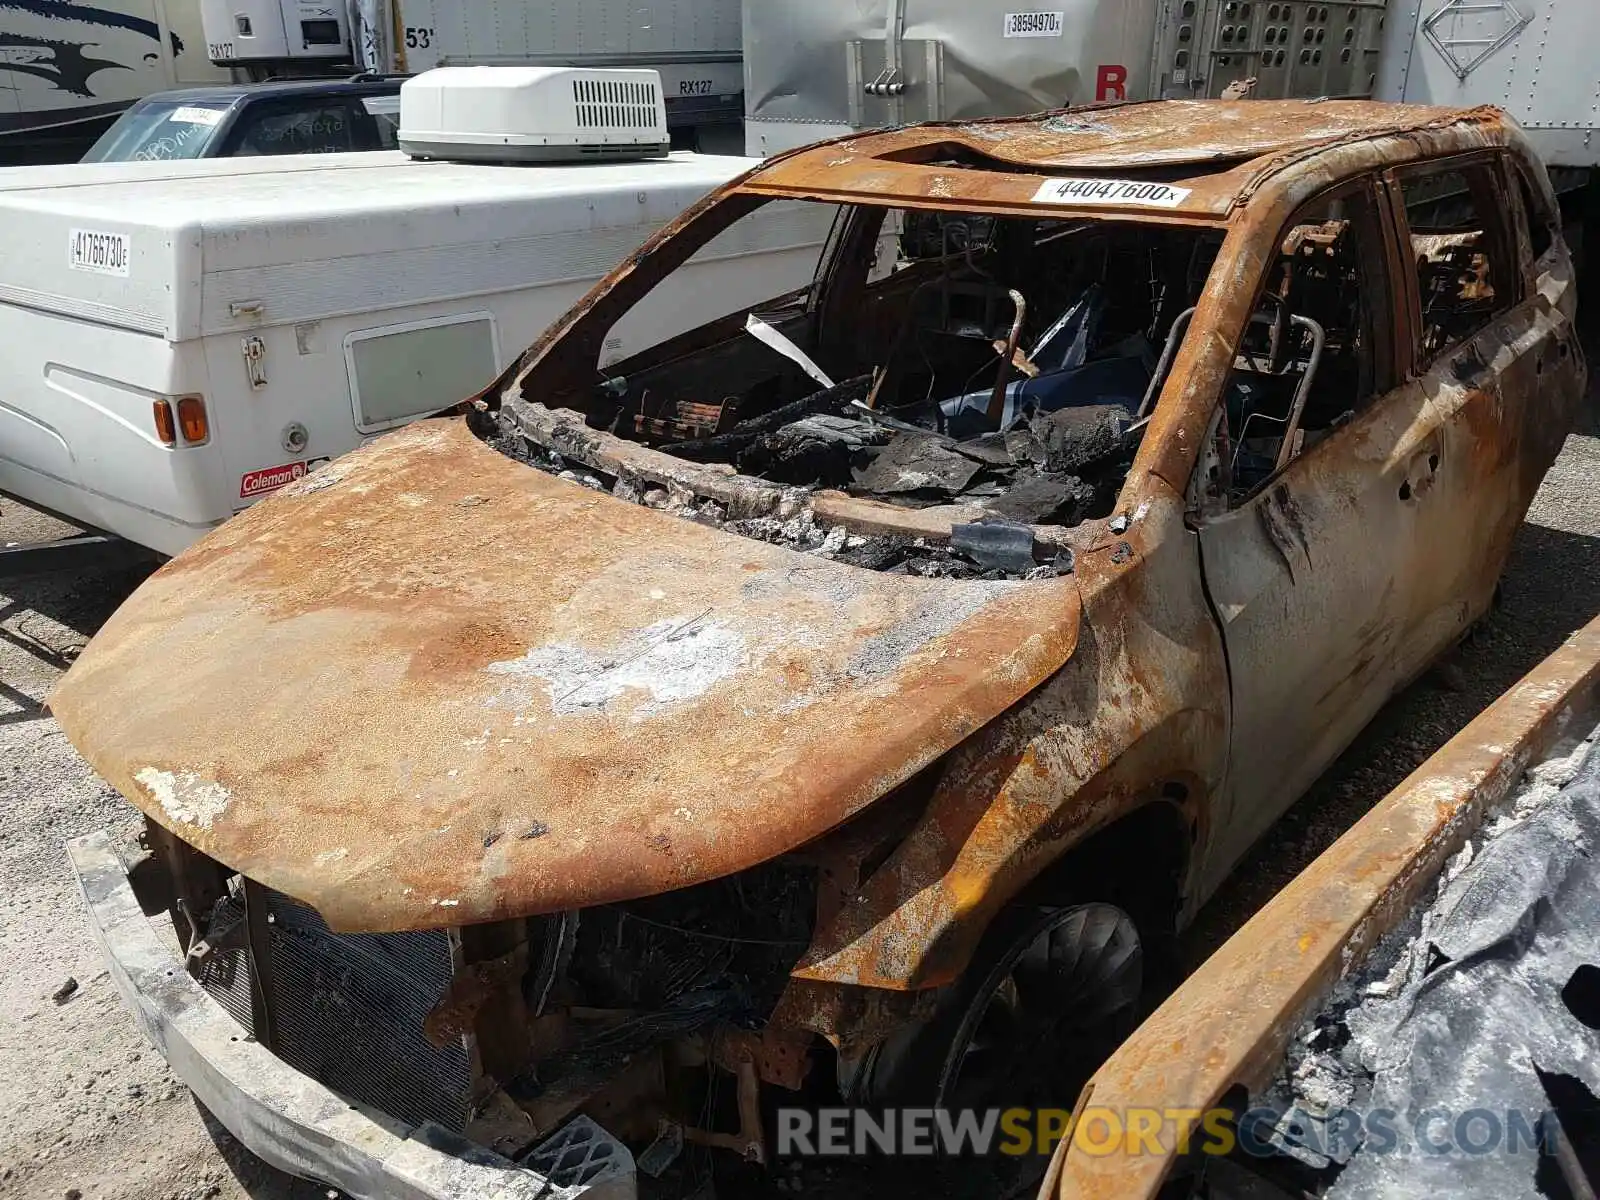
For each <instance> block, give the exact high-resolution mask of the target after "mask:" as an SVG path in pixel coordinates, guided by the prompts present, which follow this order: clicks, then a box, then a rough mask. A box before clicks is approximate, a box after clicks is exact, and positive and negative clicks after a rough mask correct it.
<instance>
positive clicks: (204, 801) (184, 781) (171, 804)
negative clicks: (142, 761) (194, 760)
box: [134, 767, 232, 829]
mask: <svg viewBox="0 0 1600 1200" xmlns="http://www.w3.org/2000/svg"><path fill="white" fill-rule="evenodd" d="M134 778H135V779H137V780H138V781H139V782H140V783H142V784H143V785H144V788H145V791H147V792H149V793H150V795H151V796H152V797H154V799H155V801H156V803H157V804H159V805H161V811H162V812H164V813H166V814H167V816H168V817H170V818H172V820H174V821H177V822H180V823H181V824H184V825H194V826H197V827H198V828H200V829H210V828H211V823H212V822H213V821H215V820H216V819H217V818H218V817H220V816H221V815H222V814H223V813H224V812H226V811H227V808H228V801H229V800H230V799H231V798H232V797H231V795H230V793H229V792H228V789H227V788H225V787H223V786H222V785H221V784H220V783H213V782H212V781H211V780H209V779H202V778H200V776H198V775H195V774H193V773H192V772H189V771H183V772H180V773H177V774H174V773H173V772H171V771H163V770H161V769H160V768H158V767H145V768H143V769H141V770H140V771H139V772H138V773H137V774H135V775H134Z"/></svg>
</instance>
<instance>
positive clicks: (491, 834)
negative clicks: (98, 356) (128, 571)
mask: <svg viewBox="0 0 1600 1200" xmlns="http://www.w3.org/2000/svg"><path fill="white" fill-rule="evenodd" d="M1079 612H1080V605H1079V599H1078V594H1077V591H1076V589H1075V586H1074V585H1073V583H1072V581H1071V580H1070V579H1065V580H1051V581H1044V582H1037V583H1000V582H997V583H983V582H955V581H949V580H922V579H914V578H907V577H903V576H892V575H884V574H879V573H875V572H871V571H867V570H862V569H859V568H855V567H850V566H846V565H843V564H839V563H835V562H831V561H828V560H825V559H821V558H816V557H811V556H807V555H804V554H797V553H795V552H793V551H789V550H785V549H780V548H777V547H773V546H767V545H764V544H762V543H759V542H755V541H751V540H748V539H745V538H741V537H738V536H736V535H733V534H730V533H726V532H722V531H719V530H715V529H709V528H705V527H702V526H699V525H696V524H694V523H693V522H691V521H687V520H684V519H682V518H679V517H675V516H672V515H669V514H665V513H661V512H656V511H653V510H650V509H646V508H642V507H639V506H636V505H633V504H629V503H626V502H624V501H622V500H618V499H616V498H614V497H611V496H609V495H605V494H602V493H597V492H595V491H592V490H590V489H587V488H584V487H582V486H580V485H578V484H574V483H570V482H567V481H564V480H560V479H556V478H553V477H551V476H549V475H546V474H545V473H543V472H541V471H538V470H536V469H534V468H532V467H529V466H526V465H524V464H522V463H518V462H515V461H513V460H511V459H509V458H506V457H504V456H503V455H501V454H499V453H497V452H496V451H495V450H493V449H491V448H489V447H487V446H485V445H483V444H482V443H480V442H479V441H478V440H477V439H476V438H475V437H474V436H473V435H472V434H471V432H470V431H468V430H467V428H466V427H465V425H464V424H462V423H461V422H459V421H428V422H423V423H421V424H418V425H414V426H412V427H410V428H408V429H405V430H402V431H400V432H398V433H396V434H392V435H390V436H388V437H386V438H383V439H381V440H380V441H378V442H375V443H373V444H372V445H370V446H368V447H366V448H365V449H362V450H360V451H358V452H356V453H355V454H353V455H350V456H349V457H348V458H345V459H341V460H340V461H339V462H337V463H335V464H333V466H331V467H328V468H324V470H323V471H320V472H318V473H316V474H314V475H312V476H310V477H308V478H307V479H305V480H302V481H301V482H299V483H297V484H294V485H292V486H291V487H290V488H289V489H286V490H285V492H284V493H283V494H281V495H279V496H277V497H275V498H273V499H272V500H270V501H268V502H266V503H264V504H261V505H258V506H257V507H255V508H253V509H251V510H250V511H249V512H246V513H244V514H243V515H241V516H239V517H237V518H235V519H234V520H233V521H231V522H229V523H228V524H227V525H225V526H224V527H223V528H221V529H219V530H218V531H217V532H215V533H214V534H212V535H211V536H210V537H208V538H207V539H205V540H204V541H202V542H201V543H199V544H198V545H196V546H195V547H194V548H192V549H191V550H190V551H189V552H187V553H185V554H184V555H182V556H180V557H179V558H177V559H176V560H174V561H173V562H171V563H169V564H168V565H167V566H166V567H164V568H163V569H162V570H161V571H159V572H157V573H156V574H155V575H154V576H152V577H151V579H150V580H149V581H148V582H147V583H146V584H145V585H144V586H143V587H142V588H141V589H140V590H139V591H138V592H137V593H136V594H135V595H134V596H133V597H132V599H130V600H129V601H128V602H127V603H126V604H125V605H124V606H123V607H122V608H121V609H120V610H119V611H118V612H117V614H116V615H115V616H114V617H113V618H112V619H111V620H110V621H109V622H108V623H107V624H106V626H105V628H104V629H103V630H102V632H101V633H100V634H99V636H97V637H96V638H95V639H94V641H93V642H92V643H91V644H90V646H89V647H88V648H87V649H86V650H85V651H84V653H83V655H82V657H81V658H80V660H79V661H78V662H77V663H76V664H75V665H74V667H73V668H72V670H71V671H69V672H68V673H67V675H66V677H65V678H64V679H63V680H62V682H61V684H60V685H59V687H58V688H57V690H56V692H55V694H54V695H53V696H52V697H51V700H50V706H51V708H52V710H53V711H54V712H55V714H56V715H57V717H58V718H59V719H60V721H61V724H62V726H63V727H64V728H65V729H66V731H67V734H68V736H69V737H71V739H72V741H73V743H74V744H75V745H76V746H77V747H78V749H79V750H80V751H82V753H83V754H84V756H85V757H86V758H87V759H88V760H89V762H90V763H91V764H92V765H93V766H94V767H95V769H96V770H98V771H99V772H100V773H101V774H102V775H103V776H104V777H105V778H106V779H107V780H109V781H110V782H111V783H112V784H113V785H114V786H116V787H117V788H118V790H120V791H121V792H122V793H123V795H125V796H127V797H128V798H129V799H130V800H132V801H133V802H134V803H135V804H136V805H138V807H139V808H141V809H142V810H144V812H146V813H147V814H149V815H150V816H151V817H152V818H154V819H155V820H156V821H158V822H160V823H161V824H162V825H164V826H166V827H167V828H169V829H171V830H173V831H174V832H175V833H177V834H178V835H179V836H181V837H182V838H183V839H184V840H186V841H188V842H190V843H192V844H193V845H195V846H197V847H199V848H200V849H202V850H204V851H205V852H206V853H208V854H210V855H212V856H213V857H215V858H217V859H219V860H220V861H222V862H223V863H226V864H227V865H228V866H229V867H232V868H233V869H235V870H238V871H241V872H243V873H245V874H246V875H248V876H250V877H251V878H254V879H256V880H259V881H260V882H262V883H264V884H266V885H268V886H270V887H273V888H277V889H279V890H281V891H284V892H287V893H288V894H290V895H292V896H295V897H297V898H299V899H301V900H303V901H305V902H307V903H310V904H312V905H314V906H315V907H316V908H318V909H319V910H320V911H321V912H322V913H323V915H324V916H325V917H326V918H327V920H328V921H329V923H330V924H331V925H332V926H333V927H334V928H336V929H340V930H372V931H384V930H396V929H413V928H424V927H429V926H438V925H455V924H466V923H470V922H476V921H487V920H494V919H498V918H502V917H507V916H512V915H518V914H527V913H534V912H541V911H550V910H556V909H563V908H571V907H579V906H583V905H590V904H596V903H603V902H607V901H614V900H620V899H626V898H631V897H635V896H640V895H646V894H651V893H655V892H659V891H664V890H668V889H672V888H677V887H682V886H686V885H689V884H693V883H697V882H701V881H703V880H706V879H709V878H714V877H716V876H720V875H724V874H728V873H730V872H733V871H737V870H740V869H743V868H745V867H747V866H750V865H753V864H755V863H758V862H762V861H764V860H766V859H768V858H771V857H773V856H774V855H777V854H780V853H783V852H785V851H787V850H790V849H793V848H794V847H796V846H799V845H801V844H803V843H805V842H807V841H809V840H811V839H812V838H814V837H816V836H818V835H819V834H821V833H824V832H825V831H827V830H828V829H830V828H832V827H833V826H835V825H837V824H838V823H839V822H840V821H842V820H844V819H846V818H847V817H849V816H851V815H852V814H854V813H855V812H857V811H859V810H860V809H861V808H863V807H864V806H866V805H868V804H870V803H871V802H872V801H873V800H875V799H876V798H878V797H880V796H882V795H883V794H884V793H885V792H887V791H888V790H889V789H890V788H892V787H894V786H895V785H896V784H897V783H899V782H901V781H903V780H904V779H906V778H908V777H909V776H910V775H911V774H913V773H914V772H915V771H917V770H919V769H920V768H921V767H923V766H924V765H926V764H928V763H930V762H932V761H933V760H934V759H935V758H936V757H937V756H939V755H940V754H942V753H944V752H945V751H947V750H949V749H950V748H951V747H953V746H955V745H956V744H957V743H959V742H960V741H961V740H962V739H963V738H965V737H966V736H967V735H968V734H970V733H971V732H973V731H974V730H975V729H977V728H978V727H980V726H981V725H983V724H984V723H986V722H988V721H989V720H991V719H992V718H993V717H995V716H996V715H997V714H999V713H1000V712H1001V711H1002V710H1004V709H1005V708H1007V707H1008V706H1010V705H1011V704H1013V703H1014V702H1016V701H1017V700H1018V699H1020V698H1021V697H1022V696H1023V695H1024V694H1025V693H1027V692H1028V691H1029V690H1030V689H1032V688H1033V687H1034V686H1035V685H1037V684H1038V683H1040V682H1041V681H1043V680H1044V679H1045V678H1047V677H1048V676H1049V675H1050V674H1051V673H1052V672H1053V671H1054V670H1056V669H1057V668H1059V667H1060V666H1061V664H1062V663H1064V662H1065V661H1066V659H1067V658H1068V656H1069V655H1070V654H1071V652H1072V649H1073V647H1074V645H1075V643H1076V638H1077V630H1078V620H1079Z"/></svg>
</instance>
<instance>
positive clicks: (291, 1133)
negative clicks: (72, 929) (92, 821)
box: [67, 832, 637, 1200]
mask: <svg viewBox="0 0 1600 1200" xmlns="http://www.w3.org/2000/svg"><path fill="white" fill-rule="evenodd" d="M67 852H68V854H69V855H70V856H71V858H72V865H73V869H74V871H75V872H76V873H77V877H78V886H79V888H80V889H81V890H82V892H83V897H84V901H85V903H86V904H87V905H88V908H89V917H90V921H91V923H92V925H93V927H94V933H95V937H96V938H97V939H98V940H99V942H100V946H101V949H102V950H104V952H105V956H106V962H107V966H108V967H109V969H110V972H111V978H112V980H113V981H115V983H116V985H117V990H118V991H119V992H121V993H122V1000H123V1003H124V1004H126V1005H127V1006H128V1008H129V1010H131V1011H132V1013H133V1015H134V1018H135V1019H136V1020H137V1021H138V1023H139V1026H140V1028H141V1029H143V1030H144V1033H145V1036H146V1037H148V1038H149V1039H150V1041H151V1042H152V1043H153V1044H154V1045H155V1047H156V1049H158V1050H160V1051H161V1054H162V1056H163V1057H164V1058H166V1060H167V1062H168V1064H170V1065H171V1067H172V1070H173V1072H174V1073H175V1074H176V1075H177V1076H178V1078H179V1079H181V1080H183V1082H184V1083H185V1084H187V1085H188V1086H189V1088H190V1090H191V1091H193V1092H194V1094H195V1096H196V1098H197V1099H199V1101H200V1103H202V1104H203V1105H205V1107H206V1108H207V1109H209V1110H210V1112H211V1113H212V1115H214V1116H215V1117H216V1118H217V1120H218V1121H220V1122H221V1123H222V1124H223V1125H224V1126H226V1127H227V1129H228V1132H230V1133H231V1134H233V1136H234V1137H236V1138H237V1139H238V1140H239V1141H240V1142H241V1143H242V1144H243V1145H244V1146H246V1147H247V1148H248V1149H249V1150H250V1151H251V1152H252V1153H254V1154H255V1155H256V1156H257V1157H259V1158H261V1159H263V1160H264V1161H266V1162H267V1163H270V1164H271V1165H272V1166H274V1167H277V1168H279V1169H280V1170H283V1171H287V1172H289V1173H290V1174H291V1175H298V1176H300V1177H302V1178H306V1179H314V1180H317V1181H318V1182H320V1183H324V1184H327V1185H328V1186H330V1187H333V1188H337V1189H338V1190H339V1191H341V1192H343V1193H344V1194H345V1195H346V1196H350V1197H353V1198H355V1200H368V1198H370V1200H578V1198H579V1197H582V1198H583V1200H633V1198H634V1197H635V1195H636V1194H637V1187H636V1178H637V1177H636V1174H635V1170H634V1163H633V1156H632V1154H630V1153H629V1151H628V1149H627V1147H626V1146H624V1145H623V1144H622V1143H621V1142H618V1141H617V1140H616V1139H614V1138H612V1137H611V1136H610V1135H609V1134H607V1133H606V1132H605V1131H604V1130H603V1129H601V1128H600V1126H598V1125H596V1124H595V1123H594V1122H593V1121H590V1120H589V1119H588V1118H586V1117H578V1118H576V1119H575V1120H573V1121H571V1122H570V1123H568V1124H567V1125H565V1126H563V1127H562V1128H561V1129H559V1130H557V1131H556V1133H555V1134H553V1135H552V1136H551V1137H550V1139H549V1140H548V1141H546V1142H545V1143H544V1144H543V1145H541V1146H539V1147H538V1148H537V1149H535V1150H534V1151H533V1153H532V1154H530V1155H529V1156H528V1157H527V1165H524V1164H522V1163H515V1162H512V1161H510V1160H509V1159H505V1158H502V1157H500V1156H499V1155H497V1154H495V1153H493V1152H492V1151H489V1150H486V1149H484V1148H483V1147H481V1146H478V1145H476V1144H475V1143H472V1142H469V1141H467V1140H466V1139H465V1138H462V1137H460V1136H459V1135H457V1134H453V1133H450V1132H449V1131H447V1130H444V1129H442V1128H440V1127H439V1126H437V1125H431V1124H424V1125H420V1126H415V1127H413V1126H409V1125H406V1124H404V1123H402V1122H400V1121H397V1120H395V1119H394V1118H392V1117H389V1116H386V1115H384V1114H383V1113H379V1112H375V1111H373V1110H371V1109H364V1108H358V1107H356V1106H354V1105H352V1104H350V1103H349V1102H348V1101H347V1100H345V1099H343V1098H341V1097H340V1096H339V1095H337V1094H336V1093H335V1092H333V1091H331V1090H329V1089H328V1088H326V1087H324V1086H323V1085H322V1084H320V1083H318V1082H317V1081H316V1080H314V1079H312V1078H310V1077H309V1076H307V1075H303V1074H301V1073H300V1072H299V1071H296V1070H295V1069H294V1068H292V1067H290V1066H289V1065H288V1064H286V1063H285V1062H283V1061H282V1060H281V1059H279V1058H277V1057H276V1056H275V1055H273V1054H272V1053H271V1052H270V1051H268V1050H267V1049H266V1048H265V1047H264V1046H262V1045H260V1043H258V1042H256V1041H255V1040H254V1039H252V1038H251V1037H250V1036H249V1035H248V1034H247V1033H246V1032H245V1031H244V1030H243V1029H241V1028H240V1027H239V1025H238V1024H237V1023H235V1021H234V1020H233V1018H232V1017H230V1016H229V1015H228V1013H227V1011H226V1010H225V1009H223V1007H222V1006H221V1005H220V1004H218V1003H217V1002H216V1001H215V1000H213V999H212V998H211V997H210V996H209V995H207V994H206V992H205V990H204V989H203V988H201V986H200V985H199V984H198V983H196V982H195V980H194V979H192V978H191V977H190V976H189V974H188V972H187V971H185V970H184V968H183V964H182V963H181V962H180V961H179V960H178V957H177V955H176V954H175V952H174V949H173V948H172V947H170V946H168V945H167V944H166V943H164V942H163V940H162V939H161V937H160V936H159V935H158V934H157V932H156V929H155V927H154V926H152V924H151V923H150V918H148V917H146V916H145V914H144V911H143V910H142V909H141V908H140V906H139V902H138V900H137V899H136V898H135V896H134V894H133V888H132V887H131V886H130V885H129V883H128V877H127V874H126V873H125V871H124V870H123V867H122V863H121V862H120V861H119V860H118V858H117V856H116V853H115V852H114V851H113V850H112V847H111V839H110V837H109V836H108V835H107V834H106V833H103V832H101V833H93V834H90V835H88V836H87V837H83V838H79V839H77V840H76V841H73V842H71V843H69V844H68V847H67Z"/></svg>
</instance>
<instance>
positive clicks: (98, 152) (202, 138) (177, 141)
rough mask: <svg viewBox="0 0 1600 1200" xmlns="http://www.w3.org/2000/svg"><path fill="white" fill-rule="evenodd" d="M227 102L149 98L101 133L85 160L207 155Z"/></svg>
mask: <svg viewBox="0 0 1600 1200" xmlns="http://www.w3.org/2000/svg"><path fill="white" fill-rule="evenodd" d="M228 107H229V105H228V104H227V103H220V104H218V103H212V104H204V103H201V104H197V103H194V102H192V101H190V102H187V103H183V102H178V101H171V100H167V101H163V100H147V101H145V102H143V103H141V104H135V105H134V106H133V107H132V108H130V109H129V110H128V111H127V112H125V113H123V114H122V116H121V117H119V118H118V119H117V122H116V124H114V125H112V126H111V128H110V129H108V130H106V131H105V132H104V133H103V134H101V135H100V140H99V141H97V142H95V144H94V145H93V146H91V147H90V148H89V152H88V153H87V154H85V155H84V156H83V161H84V162H150V161H157V160H161V159H169V158H204V157H205V156H206V153H207V150H208V148H209V147H210V146H211V145H212V144H213V143H214V142H215V141H216V138H217V133H218V131H219V130H220V129H221V127H222V121H223V118H224V117H226V116H227V115H228Z"/></svg>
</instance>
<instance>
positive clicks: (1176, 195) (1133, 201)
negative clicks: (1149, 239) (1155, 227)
mask: <svg viewBox="0 0 1600 1200" xmlns="http://www.w3.org/2000/svg"><path fill="white" fill-rule="evenodd" d="M1189 192H1190V189H1189V188H1181V187H1173V186H1171V185H1170V184H1165V183H1149V182H1146V181H1145V180H1142V179H1050V180H1046V181H1045V184H1044V186H1043V187H1041V188H1040V189H1039V190H1038V192H1036V193H1035V194H1034V197H1033V201H1034V203H1035V204H1122V205H1139V206H1142V207H1146V208H1177V207H1178V205H1180V204H1182V203H1183V202H1184V201H1185V200H1187V199H1188V198H1189Z"/></svg>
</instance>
